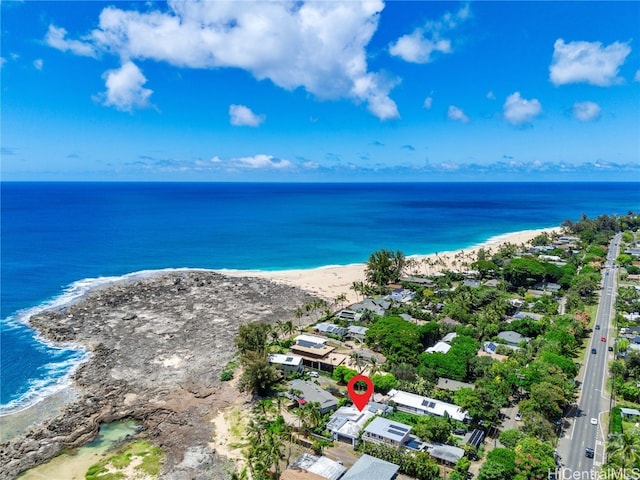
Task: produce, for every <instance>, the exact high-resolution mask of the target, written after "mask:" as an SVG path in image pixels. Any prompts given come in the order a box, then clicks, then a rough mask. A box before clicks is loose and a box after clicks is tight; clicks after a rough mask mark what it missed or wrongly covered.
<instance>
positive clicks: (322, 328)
mask: <svg viewBox="0 0 640 480" xmlns="http://www.w3.org/2000/svg"><path fill="white" fill-rule="evenodd" d="M313 330H314V331H316V332H318V333H320V334H322V335H329V334H331V335H335V336H337V337H344V336H345V335H346V334H347V329H346V328H343V327H341V326H339V325H336V324H334V323H327V322H322V323H319V324H317V325H315V326H314V327H313Z"/></svg>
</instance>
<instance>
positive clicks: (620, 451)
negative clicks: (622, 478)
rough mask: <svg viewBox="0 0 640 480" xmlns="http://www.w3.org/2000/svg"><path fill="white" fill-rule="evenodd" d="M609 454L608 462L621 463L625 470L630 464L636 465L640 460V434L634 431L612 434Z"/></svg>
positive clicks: (608, 447)
mask: <svg viewBox="0 0 640 480" xmlns="http://www.w3.org/2000/svg"><path fill="white" fill-rule="evenodd" d="M607 455H608V462H609V463H615V464H618V465H620V468H621V469H622V471H623V472H624V471H625V469H626V468H627V466H628V465H630V466H636V465H637V464H638V463H637V462H639V461H640V435H638V433H637V432H634V431H630V432H623V433H619V434H617V435H612V436H611V439H610V440H609V444H608V445H607Z"/></svg>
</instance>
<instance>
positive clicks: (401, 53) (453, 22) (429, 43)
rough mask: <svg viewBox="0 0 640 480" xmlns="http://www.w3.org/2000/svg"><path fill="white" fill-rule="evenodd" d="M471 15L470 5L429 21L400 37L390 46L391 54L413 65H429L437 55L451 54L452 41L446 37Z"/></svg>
mask: <svg viewBox="0 0 640 480" xmlns="http://www.w3.org/2000/svg"><path fill="white" fill-rule="evenodd" d="M470 15H471V10H470V9H469V6H468V5H465V6H464V7H462V8H461V9H460V10H458V11H457V12H455V13H450V12H447V13H445V14H444V15H443V16H442V18H440V19H439V20H437V21H429V22H427V23H426V24H425V25H424V26H423V27H419V28H416V29H415V30H414V31H413V32H412V33H410V34H407V35H403V36H402V37H400V38H399V39H398V40H396V41H395V43H393V44H391V45H390V46H389V53H390V54H391V55H393V56H396V57H400V58H402V59H403V60H404V61H406V62H411V63H429V62H431V61H432V60H433V56H434V54H436V53H442V54H446V53H451V52H452V51H453V48H452V46H451V40H450V39H448V38H445V37H444V35H445V34H447V33H448V32H450V31H452V30H454V29H455V28H457V27H458V26H459V25H460V23H462V22H464V21H465V20H466V19H468V18H469V17H470Z"/></svg>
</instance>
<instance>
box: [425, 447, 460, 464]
mask: <svg viewBox="0 0 640 480" xmlns="http://www.w3.org/2000/svg"><path fill="white" fill-rule="evenodd" d="M427 452H429V455H431V456H432V457H433V458H435V459H436V460H437V461H438V462H440V463H444V464H445V465H455V464H456V462H457V461H458V460H460V459H461V458H462V457H464V450H463V449H461V448H459V447H454V446H452V445H433V446H431V448H429V449H427Z"/></svg>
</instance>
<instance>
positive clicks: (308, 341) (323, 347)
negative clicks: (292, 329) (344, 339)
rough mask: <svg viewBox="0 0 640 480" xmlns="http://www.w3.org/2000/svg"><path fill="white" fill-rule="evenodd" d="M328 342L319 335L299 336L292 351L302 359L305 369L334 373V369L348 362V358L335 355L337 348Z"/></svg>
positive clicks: (339, 354)
mask: <svg viewBox="0 0 640 480" xmlns="http://www.w3.org/2000/svg"><path fill="white" fill-rule="evenodd" d="M327 341H328V339H327V338H325V337H319V336H317V335H298V336H297V337H296V338H295V343H294V344H293V345H291V351H292V352H293V353H294V354H296V355H299V356H301V357H302V363H303V364H304V366H305V367H310V368H315V369H317V370H322V371H325V372H333V369H334V368H336V367H337V366H338V365H342V364H343V363H345V362H346V360H347V356H346V355H343V354H341V353H335V349H336V347H332V346H331V345H327Z"/></svg>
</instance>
